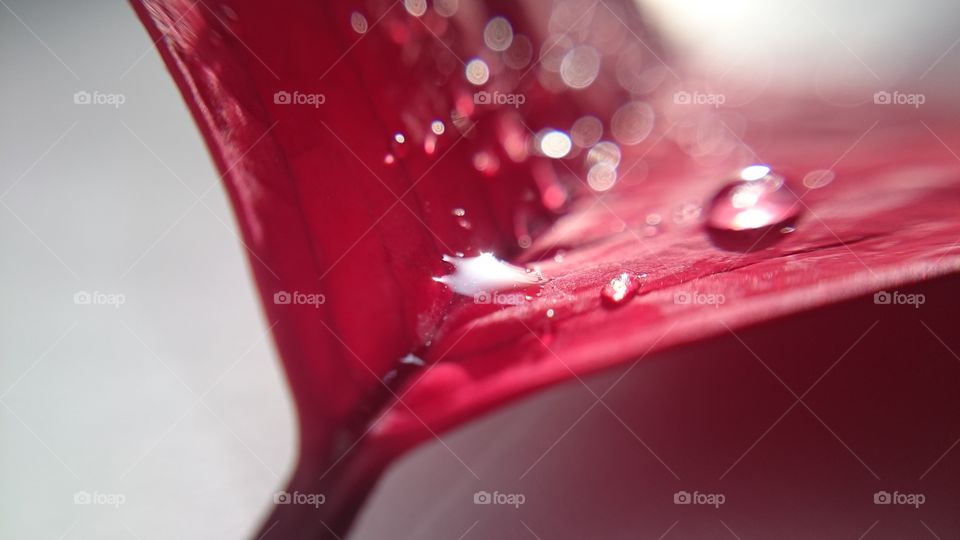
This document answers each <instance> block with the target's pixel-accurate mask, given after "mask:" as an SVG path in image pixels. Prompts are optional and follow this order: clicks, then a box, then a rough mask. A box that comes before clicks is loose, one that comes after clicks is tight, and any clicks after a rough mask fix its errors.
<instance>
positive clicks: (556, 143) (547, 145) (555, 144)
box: [537, 129, 573, 159]
mask: <svg viewBox="0 0 960 540" xmlns="http://www.w3.org/2000/svg"><path fill="white" fill-rule="evenodd" d="M537 138H538V139H540V151H541V152H542V153H543V155H545V156H547V157H551V158H554V159H559V158H562V157H565V156H566V155H567V154H569V153H570V149H571V148H573V144H572V143H571V142H570V136H569V135H567V134H566V133H564V132H562V131H558V130H555V129H552V130H548V131H546V132H541V133H540V134H538V135H537Z"/></svg>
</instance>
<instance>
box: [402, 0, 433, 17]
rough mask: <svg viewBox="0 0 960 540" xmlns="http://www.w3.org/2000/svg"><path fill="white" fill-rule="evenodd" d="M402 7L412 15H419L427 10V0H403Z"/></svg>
mask: <svg viewBox="0 0 960 540" xmlns="http://www.w3.org/2000/svg"><path fill="white" fill-rule="evenodd" d="M403 7H405V8H406V9H407V13H409V14H411V15H413V16H414V17H421V16H423V14H424V13H426V12H427V0H403Z"/></svg>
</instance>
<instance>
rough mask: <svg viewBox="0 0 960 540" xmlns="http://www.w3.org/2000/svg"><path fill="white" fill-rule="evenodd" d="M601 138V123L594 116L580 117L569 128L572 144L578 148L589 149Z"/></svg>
mask: <svg viewBox="0 0 960 540" xmlns="http://www.w3.org/2000/svg"><path fill="white" fill-rule="evenodd" d="M602 136H603V123H602V122H600V120H599V119H597V117H595V116H581V117H580V118H578V119H577V121H576V122H574V123H573V127H571V128H570V138H571V139H573V144H575V145H577V146H579V147H580V148H590V147H591V146H593V145H595V144H597V141H599V140H600V137H602Z"/></svg>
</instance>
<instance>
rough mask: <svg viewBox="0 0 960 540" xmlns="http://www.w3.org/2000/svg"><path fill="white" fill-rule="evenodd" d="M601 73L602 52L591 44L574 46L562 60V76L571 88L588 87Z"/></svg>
mask: <svg viewBox="0 0 960 540" xmlns="http://www.w3.org/2000/svg"><path fill="white" fill-rule="evenodd" d="M598 73H600V54H599V53H598V52H597V50H596V49H594V48H593V47H590V46H589V45H580V46H578V47H574V48H573V49H570V51H569V52H567V54H566V55H564V57H563V60H562V61H561V62H560V76H561V77H562V78H563V82H564V83H566V85H567V86H569V87H570V88H586V87H588V86H590V85H591V84H593V81H594V80H596V78H597V74H598Z"/></svg>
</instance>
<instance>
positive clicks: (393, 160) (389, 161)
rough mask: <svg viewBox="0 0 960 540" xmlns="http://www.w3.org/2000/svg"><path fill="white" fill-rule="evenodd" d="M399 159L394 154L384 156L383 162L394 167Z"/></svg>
mask: <svg viewBox="0 0 960 540" xmlns="http://www.w3.org/2000/svg"><path fill="white" fill-rule="evenodd" d="M396 161H397V158H396V157H395V156H394V155H393V154H387V155H385V156H383V162H384V163H385V164H387V165H393V164H394V163H396Z"/></svg>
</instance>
